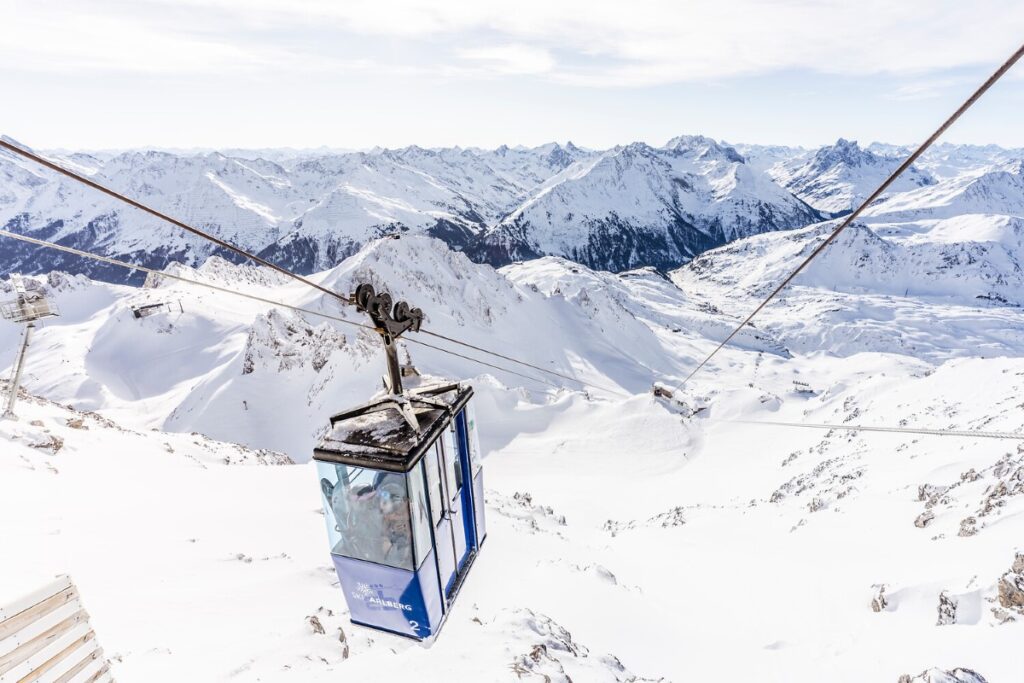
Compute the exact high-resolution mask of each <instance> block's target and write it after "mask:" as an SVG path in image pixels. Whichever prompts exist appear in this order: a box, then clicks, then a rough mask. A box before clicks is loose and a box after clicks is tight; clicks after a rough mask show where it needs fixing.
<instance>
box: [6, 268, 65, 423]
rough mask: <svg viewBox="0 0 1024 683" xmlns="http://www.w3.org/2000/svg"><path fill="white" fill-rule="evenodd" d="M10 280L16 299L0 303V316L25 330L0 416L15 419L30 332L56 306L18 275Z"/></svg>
mask: <svg viewBox="0 0 1024 683" xmlns="http://www.w3.org/2000/svg"><path fill="white" fill-rule="evenodd" d="M10 281H11V283H12V284H13V285H14V291H15V293H16V294H17V297H18V298H16V299H14V300H11V301H5V302H3V303H0V316H2V317H3V318H4V319H5V320H10V321H13V322H16V323H24V324H25V331H24V333H23V334H22V336H21V347H20V348H19V349H18V357H17V358H16V359H15V361H14V371H13V372H12V374H11V386H10V393H9V394H8V396H7V405H6V407H5V409H4V413H3V415H2V416H0V417H2V418H4V419H17V418H16V417H15V415H14V404H15V403H16V402H17V400H18V387H19V386H20V385H21V374H22V372H23V371H24V369H25V355H26V353H27V352H28V347H29V344H31V343H32V332H33V331H34V330H35V327H36V321H37V320H40V319H42V318H51V317H53V316H55V315H59V314H58V313H57V308H56V307H55V306H54V305H53V304H52V303H50V301H49V300H48V299H47V298H46V296H45V295H44V294H41V293H39V292H30V291H28V288H27V287H26V286H25V281H24V280H22V279H21V276H20V275H17V274H13V273H12V274H11V276H10Z"/></svg>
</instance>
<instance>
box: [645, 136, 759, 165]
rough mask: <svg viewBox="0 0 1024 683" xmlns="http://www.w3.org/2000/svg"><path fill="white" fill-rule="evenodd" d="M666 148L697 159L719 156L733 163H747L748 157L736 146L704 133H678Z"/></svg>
mask: <svg viewBox="0 0 1024 683" xmlns="http://www.w3.org/2000/svg"><path fill="white" fill-rule="evenodd" d="M664 149H668V150H672V151H674V152H676V153H677V154H680V155H683V156H692V157H694V158H695V159H707V158H714V157H717V158H721V159H724V160H726V161H729V162H732V163H737V164H743V163H746V159H744V158H743V155H742V154H740V153H739V152H737V151H736V148H734V147H731V146H729V145H727V144H724V143H720V142H718V141H717V140H714V139H713V138H709V137H706V136H704V135H677V136H676V137H674V138H672V139H671V140H669V141H668V142H667V143H666V144H665V147H664Z"/></svg>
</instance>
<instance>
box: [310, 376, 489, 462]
mask: <svg viewBox="0 0 1024 683" xmlns="http://www.w3.org/2000/svg"><path fill="white" fill-rule="evenodd" d="M415 393H416V394H419V395H421V396H424V397H429V398H431V399H432V400H434V401H441V402H443V403H444V404H446V405H447V406H449V408H448V410H442V409H439V408H435V407H426V406H414V408H413V410H414V412H415V414H416V419H417V420H418V421H419V425H420V430H419V432H417V431H416V430H414V429H413V428H412V427H411V426H410V425H409V423H408V422H406V420H405V419H404V418H403V417H402V415H401V413H399V412H398V410H396V409H394V408H389V409H383V410H382V409H379V407H378V408H377V409H367V410H364V409H363V408H356V409H353V410H351V411H348V412H345V413H340V414H339V415H337V416H335V417H334V418H332V419H331V429H330V430H329V431H328V432H327V434H325V435H324V437H323V438H322V439H321V440H320V443H319V444H317V446H316V448H315V449H314V451H313V457H314V459H316V460H324V461H328V462H337V463H342V464H346V465H353V466H356V467H371V468H375V469H382V470H389V471H392V472H407V471H409V470H410V469H412V468H413V466H415V465H416V463H417V462H419V459H420V458H421V457H422V456H423V453H424V452H425V451H426V449H427V448H428V447H430V446H431V445H432V444H433V443H434V441H435V440H436V439H437V437H438V436H439V435H440V434H441V432H442V430H443V429H444V428H445V427H447V426H448V425H449V424H450V423H451V418H452V416H453V415H454V414H455V413H456V412H458V410H459V409H461V408H462V407H463V406H464V405H465V404H466V402H467V401H469V398H470V396H472V395H473V389H472V388H471V387H470V386H468V385H461V384H445V385H440V386H437V387H435V388H429V387H428V388H424V389H420V390H418V391H417V392H415Z"/></svg>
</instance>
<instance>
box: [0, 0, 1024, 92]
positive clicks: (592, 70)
mask: <svg viewBox="0 0 1024 683" xmlns="http://www.w3.org/2000/svg"><path fill="white" fill-rule="evenodd" d="M6 1H7V2H12V1H13V2H14V3H15V9H14V17H13V20H12V21H8V22H5V26H2V27H0V56H2V57H3V58H5V61H7V62H8V63H13V62H16V63H18V64H20V65H21V66H22V67H23V68H24V67H26V66H29V67H32V66H34V67H36V68H46V67H48V66H49V67H51V68H57V67H59V68H70V67H75V66H78V67H83V68H103V69H110V70H117V69H123V70H148V71H152V72H156V73H167V72H174V71H179V72H183V73H189V72H194V71H201V70H203V69H211V68H217V69H228V70H231V69H250V70H253V69H255V70H263V69H271V70H274V69H276V70H278V71H284V70H290V71H292V72H296V71H301V70H324V69H336V70H344V69H353V70H355V69H364V70H365V69H366V68H371V69H372V68H374V66H375V65H378V64H382V65H384V66H382V67H381V68H383V69H386V70H391V71H392V72H400V71H402V70H403V69H405V70H407V71H408V72H410V73H411V72H416V71H420V70H422V71H424V72H431V71H432V72H434V73H437V74H442V75H445V76H447V77H460V76H472V75H476V74H479V73H492V74H498V75H508V76H529V77H539V78H545V79H549V80H552V81H556V82H561V83H567V84H574V85H585V86H593V87H602V86H649V85H660V84H667V83H674V82H698V81H714V80H720V79H723V78H730V77H735V76H747V75H757V74H764V73H771V72H779V71H783V70H801V69H803V70H811V71H816V72H822V73H835V74H846V75H849V74H856V75H870V74H879V73H885V74H897V75H916V76H920V75H921V74H928V73H932V72H938V71H941V70H943V69H951V68H957V67H964V66H975V65H980V64H986V65H989V64H995V63H997V62H998V61H999V60H1000V59H1002V58H1003V57H1004V56H1005V55H1004V54H1003V53H1004V52H1006V51H1008V50H1009V49H1012V48H1013V47H1016V45H1017V43H1018V42H1019V40H1020V35H1019V27H1020V26H1021V25H1024V3H1021V2H1019V0H976V1H975V2H972V3H965V2H962V0H903V1H902V2H892V1H891V0H858V2H855V3H854V2H849V1H848V0H772V1H765V0H731V1H726V0H714V1H712V0H631V2H629V3H624V2H621V1H620V0H616V1H614V2H610V1H607V0H554V1H552V0H518V2H516V3H515V5H510V4H509V3H507V2H495V1H493V0H443V1H438V0H244V1H242V0H174V1H173V2H171V0H135V1H134V2H131V3H125V2H122V1H119V0H96V1H94V2H90V3H88V4H83V3H79V2H73V1H72V0H52V1H50V2H19V0H6ZM83 8H87V9H83ZM325 32H327V33H332V34H333V36H334V37H335V40H333V41H324V40H312V39H311V38H312V37H313V36H322V35H323V34H324V33H325ZM374 37H376V38H383V40H378V41H376V43H379V44H375V41H374V40H372V38H374ZM360 40H361V41H362V42H359V41H360ZM346 45H349V46H350V48H351V49H352V50H355V51H356V52H357V54H351V53H348V54H346V53H344V50H345V46H346ZM352 45H355V47H352ZM396 45H398V47H396ZM350 52H351V50H350ZM556 54H557V55H558V59H557V60H556V59H555V58H554V56H553V55H556ZM55 65H56V66H55ZM467 67H468V68H467Z"/></svg>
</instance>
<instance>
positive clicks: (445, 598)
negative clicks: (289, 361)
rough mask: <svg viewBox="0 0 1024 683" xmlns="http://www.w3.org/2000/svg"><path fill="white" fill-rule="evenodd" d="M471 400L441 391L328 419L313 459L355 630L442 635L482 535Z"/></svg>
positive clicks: (457, 389)
mask: <svg viewBox="0 0 1024 683" xmlns="http://www.w3.org/2000/svg"><path fill="white" fill-rule="evenodd" d="M472 396H473V389H472V388H471V387H469V386H468V385H463V384H447V385H443V386H438V387H432V388H430V387H428V388H423V389H418V390H416V391H415V392H409V393H408V394H406V395H405V398H406V400H405V401H404V402H402V403H401V406H402V407H401V408H399V407H398V406H397V405H396V404H395V403H394V402H393V397H390V399H391V400H382V401H377V402H372V403H370V404H367V405H366V406H363V407H361V408H357V409H354V410H352V411H349V412H345V413H340V414H338V415H335V416H334V417H332V418H331V428H330V431H329V432H328V433H327V435H326V436H325V437H324V438H323V439H322V440H321V442H320V443H319V445H318V446H317V447H316V449H315V451H314V455H313V458H314V460H315V461H316V466H317V471H318V475H319V477H320V488H321V491H322V494H323V504H324V514H325V516H326V519H327V535H328V538H329V539H330V546H331V557H332V559H333V561H334V567H335V569H336V570H337V573H338V579H339V581H340V582H341V587H342V589H343V590H344V593H345V600H346V601H347V602H348V606H349V611H350V613H351V616H352V621H353V622H355V623H357V624H361V625H363V626H369V627H372V628H376V629H381V630H384V631H389V632H391V633H396V634H400V635H403V636H409V637H411V638H416V639H419V640H423V639H427V638H431V637H433V636H436V635H437V633H438V631H439V629H440V628H441V624H442V623H443V622H444V619H445V617H446V616H447V613H448V611H449V610H450V609H451V607H452V604H453V602H454V600H455V596H456V595H457V593H458V591H459V587H460V586H461V585H462V582H463V580H464V579H465V577H466V574H467V572H468V571H469V568H470V566H471V565H472V564H473V560H474V559H475V558H476V553H477V552H478V551H479V549H480V546H481V544H482V543H483V540H484V537H485V535H486V529H485V526H484V489H483V471H482V466H481V462H480V446H479V442H478V440H477V434H476V424H475V420H474V418H473V410H472V405H471V404H470V399H471V398H472ZM406 411H411V412H412V415H408V414H407V413H406Z"/></svg>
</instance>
